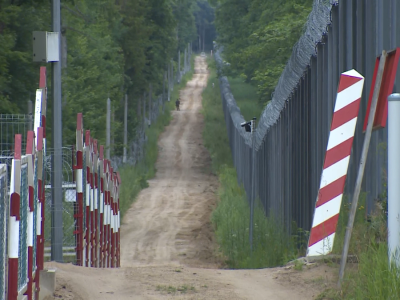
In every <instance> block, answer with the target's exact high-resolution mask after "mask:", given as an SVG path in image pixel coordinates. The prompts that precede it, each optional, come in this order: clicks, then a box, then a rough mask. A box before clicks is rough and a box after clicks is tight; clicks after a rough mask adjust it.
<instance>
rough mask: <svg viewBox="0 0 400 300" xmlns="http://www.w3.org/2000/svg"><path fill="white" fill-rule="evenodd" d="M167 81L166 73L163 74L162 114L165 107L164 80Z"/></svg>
mask: <svg viewBox="0 0 400 300" xmlns="http://www.w3.org/2000/svg"><path fill="white" fill-rule="evenodd" d="M166 79H167V72H164V79H163V86H162V112H163V113H164V106H165V80H166Z"/></svg>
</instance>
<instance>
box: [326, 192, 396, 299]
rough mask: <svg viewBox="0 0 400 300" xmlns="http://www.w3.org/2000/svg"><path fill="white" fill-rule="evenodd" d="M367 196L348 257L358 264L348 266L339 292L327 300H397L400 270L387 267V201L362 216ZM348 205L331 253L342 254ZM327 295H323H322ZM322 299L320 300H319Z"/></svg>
mask: <svg viewBox="0 0 400 300" xmlns="http://www.w3.org/2000/svg"><path fill="white" fill-rule="evenodd" d="M365 203H366V193H362V194H361V196H360V198H359V204H358V207H357V213H356V216H355V220H354V226H353V231H352V235H351V241H350V245H349V255H353V256H355V257H356V258H357V260H358V263H353V264H351V263H347V268H346V271H345V277H344V280H343V283H342V288H341V290H340V291H339V290H330V291H329V295H330V298H329V299H400V276H399V272H400V269H398V268H396V267H395V266H394V265H393V266H391V267H389V262H388V246H387V237H388V231H387V206H386V199H383V201H379V202H376V207H375V208H374V210H373V212H372V213H371V214H370V215H368V216H366V214H365ZM350 206H351V203H349V201H348V199H346V198H345V199H343V202H342V207H341V210H340V215H339V221H338V227H337V230H336V238H335V242H334V245H333V253H335V254H341V252H342V249H343V242H344V235H345V231H346V226H347V221H348V217H349V211H350ZM324 293H326V292H324ZM321 299H322V298H321Z"/></svg>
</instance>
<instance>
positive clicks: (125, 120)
mask: <svg viewBox="0 0 400 300" xmlns="http://www.w3.org/2000/svg"><path fill="white" fill-rule="evenodd" d="M127 147H128V94H125V109H124V156H123V158H122V162H124V163H126V149H127Z"/></svg>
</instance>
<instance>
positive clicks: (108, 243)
mask: <svg viewBox="0 0 400 300" xmlns="http://www.w3.org/2000/svg"><path fill="white" fill-rule="evenodd" d="M106 166H107V169H106V178H107V185H106V189H107V190H106V191H107V268H109V267H110V262H111V193H110V191H111V176H110V162H109V160H106Z"/></svg>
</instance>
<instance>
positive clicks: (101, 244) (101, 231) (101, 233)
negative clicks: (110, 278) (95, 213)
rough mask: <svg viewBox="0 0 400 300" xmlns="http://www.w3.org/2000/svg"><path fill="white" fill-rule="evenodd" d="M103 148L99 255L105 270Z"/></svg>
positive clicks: (101, 149)
mask: <svg viewBox="0 0 400 300" xmlns="http://www.w3.org/2000/svg"><path fill="white" fill-rule="evenodd" d="M103 151H104V148H103V146H100V149H99V177H100V216H99V218H100V224H99V231H100V232H99V235H100V238H99V239H100V241H99V244H100V253H99V267H100V268H104V261H103V257H104V178H103V173H104V163H103V160H104V157H103Z"/></svg>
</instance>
